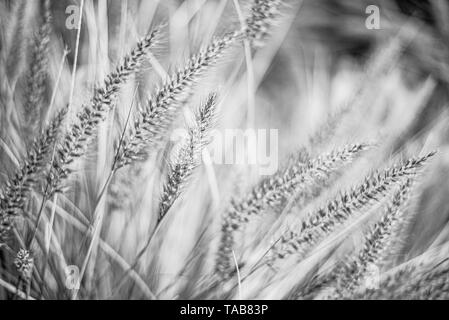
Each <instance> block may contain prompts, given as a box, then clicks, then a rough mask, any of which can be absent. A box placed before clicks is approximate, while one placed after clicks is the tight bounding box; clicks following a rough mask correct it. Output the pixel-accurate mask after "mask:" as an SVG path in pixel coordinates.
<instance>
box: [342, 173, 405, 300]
mask: <svg viewBox="0 0 449 320" xmlns="http://www.w3.org/2000/svg"><path fill="white" fill-rule="evenodd" d="M411 187H412V179H407V180H406V181H405V182H404V183H403V184H402V185H401V186H400V188H399V190H398V191H397V192H396V193H395V194H394V196H393V199H392V200H391V203H390V204H389V205H388V206H387V208H386V209H385V212H384V214H383V216H382V218H381V220H380V221H379V222H377V223H376V224H375V225H374V227H373V228H372V230H371V231H370V232H369V233H368V234H367V235H366V236H365V244H364V247H363V248H362V249H361V250H360V252H359V254H358V256H356V257H354V258H352V259H350V262H349V263H348V264H347V265H345V266H344V267H343V268H341V269H340V270H339V272H338V274H337V276H336V279H338V280H337V284H336V287H335V290H334V293H335V294H336V295H337V296H338V297H343V296H348V295H350V294H351V293H352V292H353V291H354V290H355V289H357V287H358V286H359V285H360V283H361V281H362V280H363V278H364V277H365V275H366V273H367V270H368V267H369V265H376V266H378V265H380V264H381V263H382V261H383V259H385V258H386V251H387V249H388V247H389V244H390V243H391V241H392V237H393V232H394V230H395V228H396V227H397V225H398V224H399V223H400V222H401V217H402V215H403V209H402V208H403V207H404V204H405V202H406V201H407V199H408V196H409V193H410V189H411Z"/></svg>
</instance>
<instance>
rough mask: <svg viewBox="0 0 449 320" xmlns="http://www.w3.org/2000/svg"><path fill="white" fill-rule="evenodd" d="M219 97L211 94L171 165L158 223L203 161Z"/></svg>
mask: <svg viewBox="0 0 449 320" xmlns="http://www.w3.org/2000/svg"><path fill="white" fill-rule="evenodd" d="M216 100H217V95H216V94H211V95H210V96H209V97H208V99H207V101H206V102H205V103H204V105H203V106H202V107H201V108H200V110H199V111H198V114H197V116H196V127H194V128H191V129H190V130H189V137H188V141H186V143H185V144H184V145H183V146H182V147H181V149H180V150H179V152H178V154H177V157H176V160H175V161H174V162H173V163H172V164H170V168H169V172H168V178H167V182H166V183H165V185H164V188H163V192H162V197H161V202H160V205H159V217H158V221H161V220H162V219H163V218H164V216H165V215H166V214H167V212H168V210H169V209H170V208H171V206H172V205H173V203H174V202H175V200H176V199H177V198H178V197H179V195H180V193H181V192H182V189H183V188H184V187H185V185H186V184H187V181H188V179H189V177H190V176H191V174H192V172H193V170H194V169H195V167H197V166H198V164H199V163H200V161H201V155H202V153H201V152H202V150H203V148H204V147H205V145H206V144H207V143H208V135H207V133H208V131H209V130H210V128H211V127H212V125H213V119H214V110H215V107H216Z"/></svg>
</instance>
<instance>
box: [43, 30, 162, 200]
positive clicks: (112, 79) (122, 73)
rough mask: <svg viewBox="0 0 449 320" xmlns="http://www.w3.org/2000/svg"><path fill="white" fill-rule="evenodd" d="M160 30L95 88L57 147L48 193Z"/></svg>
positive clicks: (59, 183)
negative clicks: (91, 96) (100, 85)
mask: <svg viewBox="0 0 449 320" xmlns="http://www.w3.org/2000/svg"><path fill="white" fill-rule="evenodd" d="M160 33H161V28H160V27H159V28H155V29H154V30H153V31H151V32H149V34H148V35H147V36H146V37H145V38H144V39H142V40H141V41H140V42H139V43H138V44H137V45H136V47H135V48H134V49H133V50H132V51H131V53H130V54H129V55H127V56H125V58H124V59H123V62H122V63H121V64H120V65H119V66H118V67H117V68H116V69H115V71H114V72H112V73H111V74H109V75H107V76H106V78H105V80H104V83H103V86H102V87H100V88H98V89H96V90H95V93H94V96H93V98H92V101H91V102H90V103H88V104H86V105H85V106H84V107H83V108H82V110H81V111H80V112H79V113H78V115H77V119H76V122H75V123H73V124H72V125H71V127H70V128H69V129H68V130H67V132H66V133H65V135H64V138H63V139H62V141H61V143H60V144H59V146H58V147H57V150H56V153H55V159H54V161H52V164H51V168H50V172H49V174H48V178H47V183H48V188H47V196H51V195H52V194H54V193H57V192H60V191H61V188H62V187H63V185H62V181H63V180H65V179H67V177H68V176H69V175H70V173H71V168H70V164H72V162H73V161H75V160H76V159H77V158H79V157H81V156H83V155H84V153H85V151H86V149H87V146H88V145H89V142H90V141H91V140H92V139H93V137H94V135H95V132H96V130H97V128H98V125H99V124H100V123H101V122H103V121H104V119H105V118H106V116H107V114H108V112H109V111H110V110H111V108H112V107H113V104H114V97H115V95H116V94H117V92H118V91H119V90H120V88H121V87H122V86H123V84H124V83H125V82H127V81H128V80H129V77H130V76H131V75H132V74H134V73H135V72H136V71H137V70H138V68H139V67H140V66H141V64H142V63H143V62H144V60H145V59H146V54H147V53H148V52H149V50H150V48H152V47H153V46H154V45H155V44H156V43H157V41H158V37H159V36H160Z"/></svg>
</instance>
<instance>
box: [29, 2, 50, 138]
mask: <svg viewBox="0 0 449 320" xmlns="http://www.w3.org/2000/svg"><path fill="white" fill-rule="evenodd" d="M42 11H43V15H44V19H43V21H42V23H41V25H40V27H39V31H38V33H37V36H36V38H35V39H34V45H33V48H32V56H31V61H30V68H29V70H30V71H29V72H28V77H27V87H26V90H27V92H26V95H25V99H26V100H25V103H24V116H25V125H24V129H25V130H26V131H27V132H28V134H27V135H26V136H27V137H32V136H33V135H34V133H35V131H36V126H37V124H38V123H39V120H40V116H41V114H40V108H41V107H42V102H43V99H44V94H45V90H46V86H45V82H46V80H47V74H48V71H47V68H48V44H49V43H50V33H51V21H52V17H51V13H50V0H44V1H43V5H42Z"/></svg>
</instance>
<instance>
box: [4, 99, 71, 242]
mask: <svg viewBox="0 0 449 320" xmlns="http://www.w3.org/2000/svg"><path fill="white" fill-rule="evenodd" d="M67 111H68V106H66V107H64V108H62V109H61V110H59V111H58V112H57V114H56V115H55V116H54V118H53V119H52V121H51V122H50V123H49V124H48V125H47V127H46V129H45V130H44V131H43V132H42V134H41V136H40V137H38V138H37V139H36V140H35V141H34V143H33V145H32V146H31V148H30V151H29V152H28V154H27V157H26V159H25V160H24V161H23V163H22V164H21V166H20V168H19V169H18V170H17V171H16V173H15V174H14V176H12V177H11V178H10V179H9V180H8V181H7V182H6V183H5V185H4V187H3V188H2V190H1V193H0V243H2V242H4V241H5V237H6V236H7V234H8V232H9V230H10V229H11V227H12V223H13V219H14V218H15V217H16V216H17V215H19V214H21V213H22V210H23V209H24V206H25V204H26V202H27V197H28V195H29V193H30V191H31V190H32V189H33V187H35V186H36V185H37V184H38V181H39V175H40V174H42V171H43V169H44V168H45V166H46V165H47V163H48V161H50V160H51V159H50V158H51V154H50V153H51V151H52V150H53V146H54V144H55V142H56V138H57V136H58V132H59V131H60V130H61V126H62V122H63V121H64V118H65V115H66V114H67Z"/></svg>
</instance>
